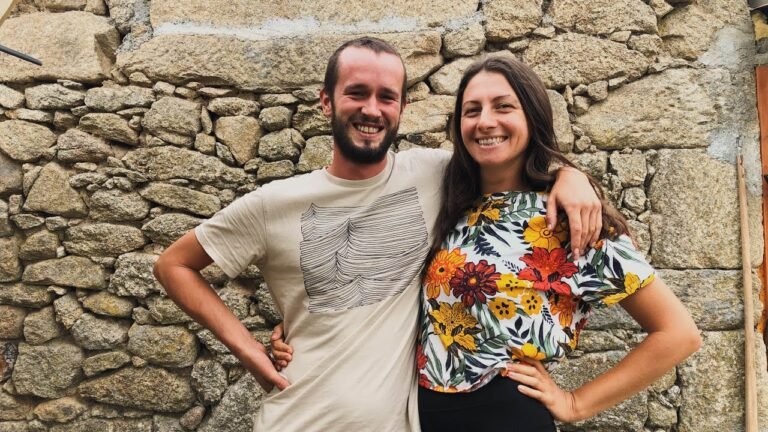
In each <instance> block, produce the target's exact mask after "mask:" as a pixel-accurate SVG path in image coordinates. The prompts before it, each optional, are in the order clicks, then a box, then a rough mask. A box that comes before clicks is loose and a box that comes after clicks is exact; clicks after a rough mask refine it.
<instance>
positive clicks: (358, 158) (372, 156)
mask: <svg viewBox="0 0 768 432" xmlns="http://www.w3.org/2000/svg"><path fill="white" fill-rule="evenodd" d="M349 122H350V123H352V119H350V120H349ZM398 126H399V125H397V126H395V127H394V128H392V129H390V130H388V131H387V133H386V134H384V138H382V140H381V142H380V143H379V145H378V146H375V147H374V146H358V145H355V143H354V142H353V141H352V138H350V137H349V134H347V130H346V127H345V125H344V123H343V122H342V121H341V119H339V118H338V116H336V113H335V112H334V113H333V116H332V118H331V130H332V132H333V141H334V144H335V145H336V146H337V147H338V148H339V151H340V152H341V154H342V155H343V156H344V157H345V158H347V159H349V160H350V161H351V162H355V163H359V164H365V165H370V164H375V163H378V162H381V161H382V160H383V159H384V158H385V157H386V156H387V152H388V151H389V148H390V147H391V146H392V143H394V142H395V138H396V137H397V127H398ZM353 127H354V126H353Z"/></svg>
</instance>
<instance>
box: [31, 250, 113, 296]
mask: <svg viewBox="0 0 768 432" xmlns="http://www.w3.org/2000/svg"><path fill="white" fill-rule="evenodd" d="M21 280H23V281H24V282H26V283H29V284H35V285H62V286H69V287H73V288H83V289H101V288H104V286H105V284H106V283H105V280H106V274H105V273H104V269H103V268H102V267H101V266H100V265H98V264H96V263H94V262H93V261H91V260H89V259H88V258H84V257H78V256H65V257H63V258H58V259H50V260H46V261H40V262H37V263H34V264H30V265H28V266H27V267H26V268H25V269H24V274H23V275H22V277H21Z"/></svg>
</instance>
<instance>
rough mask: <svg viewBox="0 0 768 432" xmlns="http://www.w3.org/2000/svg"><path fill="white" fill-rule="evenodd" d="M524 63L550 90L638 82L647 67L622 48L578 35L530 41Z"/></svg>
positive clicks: (642, 58) (644, 60)
mask: <svg viewBox="0 0 768 432" xmlns="http://www.w3.org/2000/svg"><path fill="white" fill-rule="evenodd" d="M523 61H524V62H525V63H526V64H528V65H529V66H531V67H532V68H533V70H534V71H535V72H536V73H537V74H538V75H539V77H540V78H541V80H542V81H544V84H545V85H546V86H547V88H553V89H554V88H562V87H565V86H566V85H570V86H576V85H578V84H590V83H593V82H595V81H602V80H606V79H609V78H614V77H617V76H626V77H627V78H638V77H640V76H641V75H642V74H643V73H644V72H645V71H646V69H647V67H648V64H649V61H648V59H647V58H646V57H645V56H644V55H643V54H641V53H639V52H637V51H632V50H630V49H628V48H627V46H626V45H624V44H620V43H617V42H612V41H609V40H605V39H600V38H596V37H592V36H587V35H582V34H577V33H565V34H561V35H557V36H555V37H554V38H552V39H536V40H533V41H531V44H530V46H529V47H528V49H527V50H526V51H525V54H523Z"/></svg>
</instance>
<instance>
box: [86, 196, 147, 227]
mask: <svg viewBox="0 0 768 432" xmlns="http://www.w3.org/2000/svg"><path fill="white" fill-rule="evenodd" d="M90 208H91V213H90V217H91V218H92V219H94V220H97V221H102V222H124V221H137V220H142V219H144V218H145V217H147V214H149V209H150V204H149V202H148V201H146V200H145V199H144V198H142V197H141V195H139V194H138V193H136V192H125V191H121V190H118V189H111V190H110V189H106V190H98V191H96V192H94V193H93V195H91V200H90Z"/></svg>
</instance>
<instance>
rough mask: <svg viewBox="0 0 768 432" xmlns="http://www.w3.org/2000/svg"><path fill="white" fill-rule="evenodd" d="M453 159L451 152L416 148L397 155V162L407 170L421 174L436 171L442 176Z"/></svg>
mask: <svg viewBox="0 0 768 432" xmlns="http://www.w3.org/2000/svg"><path fill="white" fill-rule="evenodd" d="M450 159H451V152H449V151H447V150H443V149H430V148H414V149H409V150H406V151H402V152H399V153H397V155H396V161H397V162H398V164H399V165H400V166H402V167H404V168H406V169H409V168H410V169H414V170H418V171H419V172H423V171H425V170H426V171H429V170H434V171H435V172H437V173H439V174H442V172H443V171H444V170H445V167H446V165H448V161H449V160H450Z"/></svg>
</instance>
